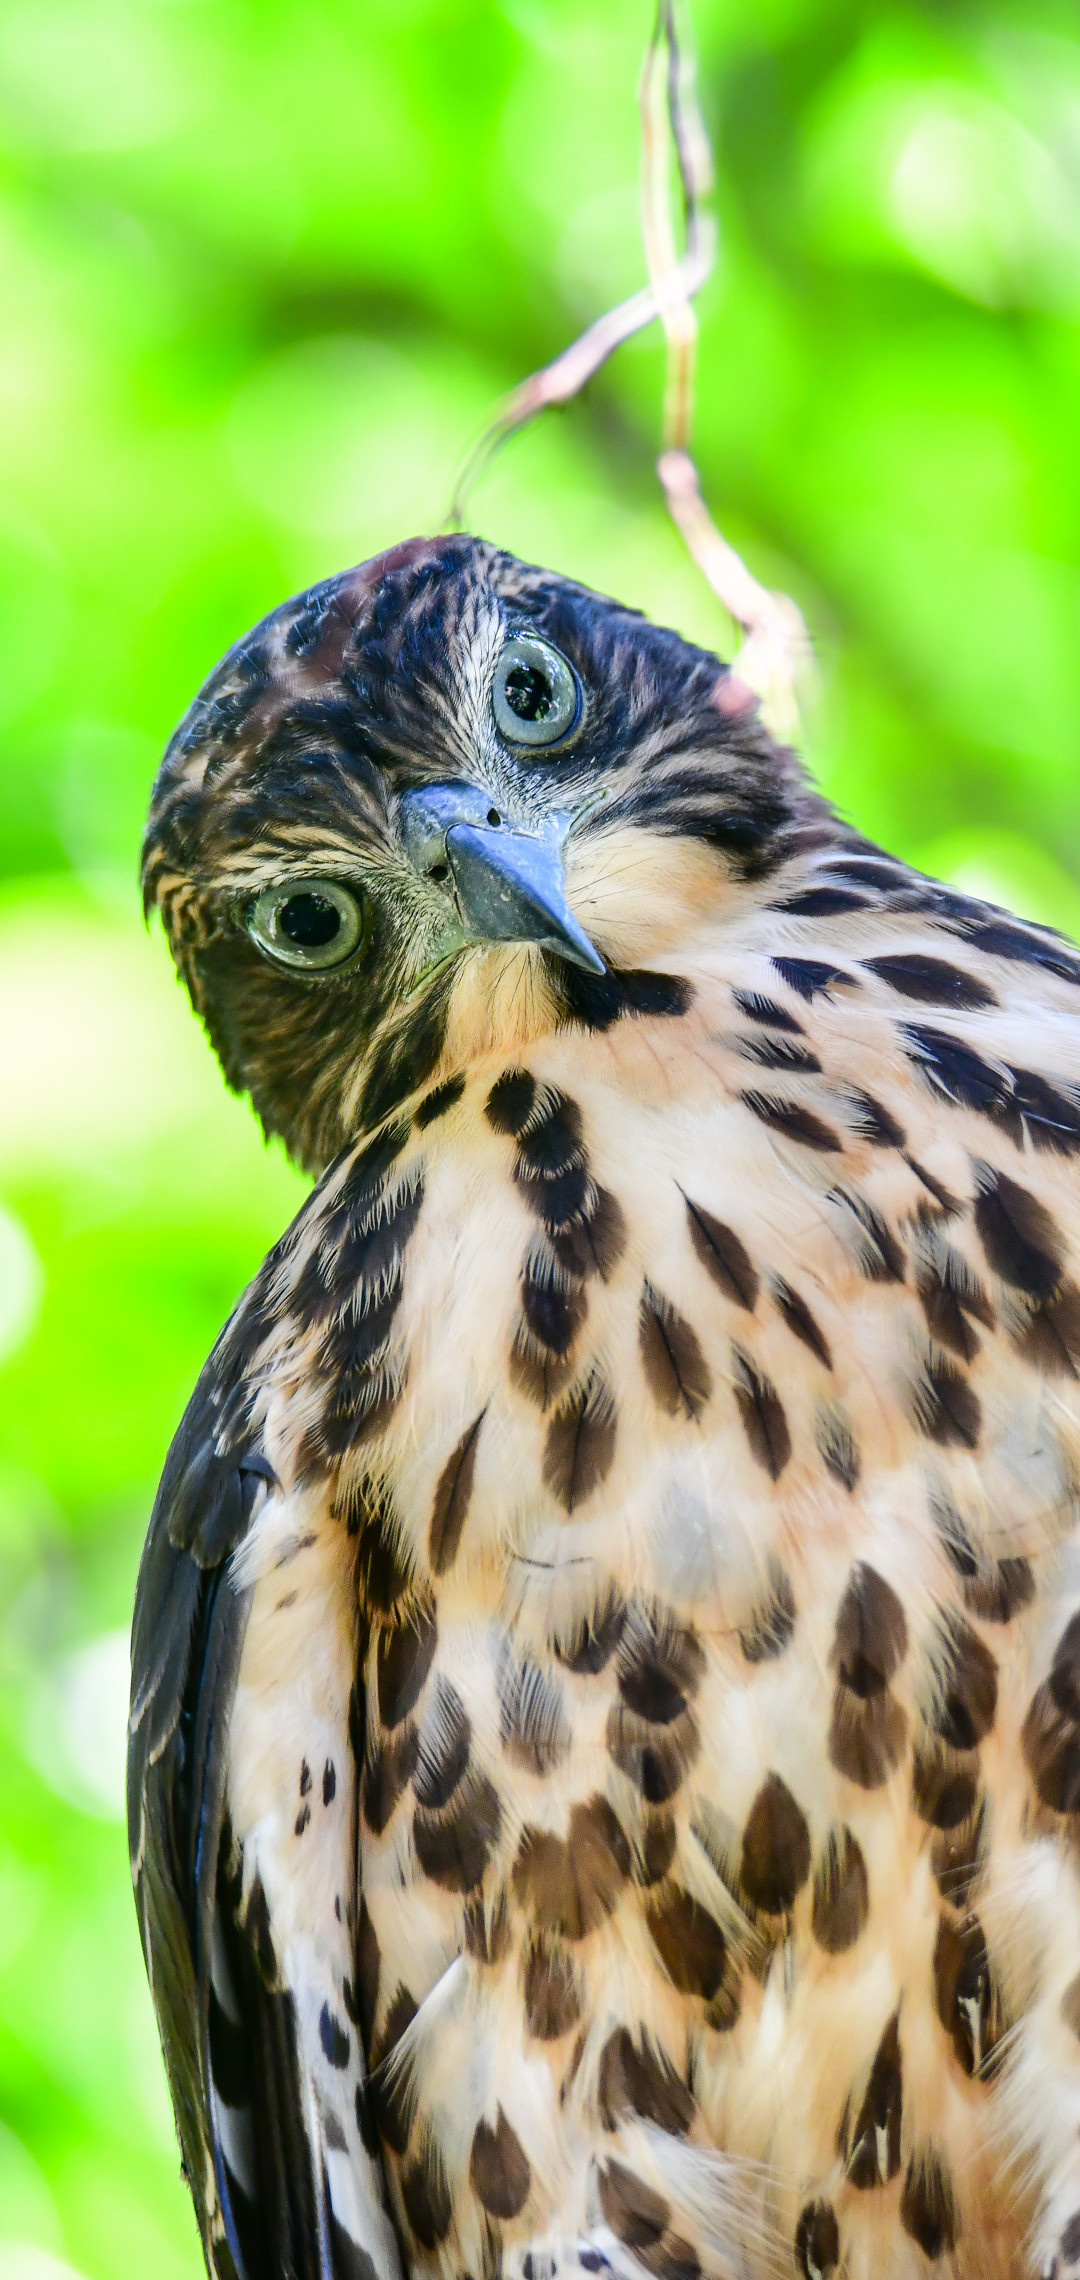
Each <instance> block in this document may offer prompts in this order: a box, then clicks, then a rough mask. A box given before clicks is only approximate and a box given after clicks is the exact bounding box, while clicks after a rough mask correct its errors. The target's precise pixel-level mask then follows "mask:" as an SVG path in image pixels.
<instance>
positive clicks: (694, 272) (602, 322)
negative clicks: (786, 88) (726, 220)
mask: <svg viewBox="0 0 1080 2280" xmlns="http://www.w3.org/2000/svg"><path fill="white" fill-rule="evenodd" d="M676 7H677V0H659V6H658V10H657V16H656V23H655V26H654V29H653V35H652V39H651V40H650V42H649V48H648V52H647V54H646V58H645V68H644V71H643V74H642V81H641V130H642V152H643V168H642V231H643V236H644V240H645V255H646V261H647V264H648V271H649V282H648V285H647V286H645V287H644V289H643V290H642V291H641V292H639V293H635V294H633V295H632V296H631V298H630V299H629V300H628V301H622V302H620V303H619V306H618V307H617V308H615V309H610V310H609V311H608V312H607V314H606V315H605V316H602V317H598V318H597V320H596V322H595V323H594V324H591V325H590V326H589V327H588V329H587V331H585V332H583V333H582V334H581V335H580V337H579V338H578V339H577V340H576V341H573V342H572V343H571V345H570V347H569V348H566V349H564V350H563V352H562V354H561V355H560V356H557V357H556V358H555V360H554V362H553V363H551V364H547V365H545V366H544V367H543V369H542V370H541V371H539V372H533V373H531V374H530V376H529V378H528V379H527V380H523V381H522V382H521V384H520V386H519V387H517V388H515V389H514V391H513V393H512V394H511V395H510V396H508V397H507V398H506V401H505V403H504V404H503V405H502V408H501V410H500V411H499V412H498V413H497V415H496V417H495V419H494V420H493V421H492V423H491V426H490V427H489V428H488V429H487V430H486V432H485V433H484V434H483V435H482V436H481V438H480V440H479V442H478V443H477V444H476V446H475V447H474V449H473V450H472V451H471V452H470V454H469V456H468V458H467V460H466V462H465V465H464V467H463V468H462V471H461V474H460V476H459V477H458V482H457V486H456V489H455V493H454V501H453V505H452V507H451V510H450V521H451V524H452V525H453V527H455V528H458V529H460V527H461V525H462V523H463V521H464V513H465V505H466V501H467V498H468V495H469V492H470V491H471V490H472V488H473V486H474V485H475V483H476V482H477V481H478V480H479V478H480V476H481V475H482V474H483V473H484V471H485V470H486V468H487V467H488V466H489V464H490V462H491V460H492V459H493V458H494V456H495V453H496V452H497V451H498V450H499V448H500V446H501V445H502V444H503V443H504V442H505V441H506V439H507V437H508V436H510V435H513V434H514V433H515V431H516V430H517V429H518V428H521V427H524V426H525V425H526V424H527V422H528V421H530V420H532V419H534V418H535V417H536V414H537V413H538V412H541V411H545V410H546V409H547V408H548V407H549V406H551V405H554V404H566V403H569V401H570V399H571V398H572V397H573V396H576V395H577V394H578V393H579V391H580V390H581V389H582V388H584V387H585V385H586V383H587V382H588V381H589V380H591V379H592V378H593V375H594V373H596V372H598V371H599V370H600V367H601V365H602V364H605V363H606V362H607V359H608V357H609V356H611V355H612V353H613V351H614V350H615V349H617V348H620V347H621V346H622V344H623V342H624V341H627V340H630V339H632V337H633V335H634V334H635V333H638V332H641V331H643V329H644V328H645V326H646V325H650V324H652V323H654V322H655V320H656V319H657V318H659V319H660V322H661V323H662V324H663V327H664V332H665V334H666V336H667V345H668V370H667V388H666V395H665V404H664V449H663V451H662V452H661V455H660V458H659V460H658V462H657V472H658V474H659V476H660V480H661V483H662V484H663V487H664V495H665V498H666V500H667V505H668V510H669V512H670V514H671V516H672V518H673V520H674V521H675V523H676V524H677V525H678V528H679V530H680V531H681V533H682V536H683V538H684V539H685V541H686V545H687V548H688V550H689V552H690V554H691V555H692V556H693V559H694V561H695V562H696V563H697V566H698V568H699V570H700V571H701V572H702V575H703V576H704V577H705V578H706V579H707V580H708V583H709V585H710V586H711V587H712V589H713V592H714V593H715V594H716V596H717V598H718V599H719V601H720V602H721V603H722V604H723V606H724V608H725V609H726V610H727V612H728V614H729V616H730V617H732V618H733V619H734V621H735V623H736V624H737V625H738V626H740V627H741V628H742V631H743V634H744V636H745V639H744V640H743V642H742V645H741V647H740V648H739V650H738V652H737V655H736V657H735V660H734V665H733V672H734V673H735V674H736V675H737V678H738V679H739V680H740V681H741V682H743V684H744V685H745V687H746V688H747V689H748V690H751V691H753V693H754V694H755V695H756V696H758V697H759V698H760V701H761V710H762V716H763V718H764V720H765V722H766V724H767V726H768V727H769V728H770V729H771V730H772V732H773V734H774V735H776V736H779V737H781V738H783V739H785V740H787V739H790V738H791V737H792V736H793V735H794V734H795V733H796V730H797V727H798V704H797V698H796V690H797V685H798V682H799V679H800V677H801V675H802V673H803V671H804V669H805V666H806V665H807V663H808V661H809V658H810V642H809V637H808V635H807V632H806V627H805V625H804V623H803V619H802V615H801V612H800V611H799V609H798V608H797V606H796V604H795V603H794V602H793V601H791V600H790V599H789V598H788V596H787V595H786V594H773V593H770V591H769V590H768V588H767V587H765V586H762V585H760V584H759V582H758V580H757V579H756V578H754V577H752V576H751V573H750V572H749V570H748V569H747V567H746V564H745V563H744V562H743V560H742V557H741V556H740V555H739V554H737V553H736V550H735V548H734V547H733V546H731V545H729V543H728V541H727V539H725V538H724V537H723V536H722V534H721V532H720V531H719V530H718V529H717V527H716V524H715V523H714V522H713V519H712V516H711V515H710V513H709V510H708V508H707V506H706V505H705V501H704V499H703V498H702V495H701V485H700V483H699V480H698V472H697V468H696V467H695V465H694V461H693V459H692V458H691V456H690V438H691V431H692V425H693V406H694V369H695V363H696V358H697V338H698V322H697V316H696V313H695V310H694V306H693V301H694V295H695V294H696V293H697V292H699V291H700V289H701V287H702V285H704V283H705V281H706V279H707V278H708V277H709V275H710V274H711V272H712V269H713V266H714V263H715V260H716V224H715V221H714V218H713V215H712V213H711V211H710V209H709V207H708V205H707V203H706V201H707V200H708V198H709V196H710V193H711V191H712V188H713V164H712V152H711V150H710V148H709V138H708V135H707V133H706V130H705V123H704V120H703V119H702V116H701V111H700V108H699V105H698V100H697V92H696V88H695V80H694V65H693V58H692V54H691V50H690V46H689V42H688V40H687V39H686V37H685V36H681V35H680V28H679V23H678V20H677V14H676ZM673 157H674V168H673V165H672V159H673ZM673 174H674V176H675V178H677V181H678V186H679V194H680V197H681V203H682V216H681V223H682V228H681V235H682V238H683V250H682V252H681V253H680V251H679V236H680V231H679V229H678V228H677V226H676V217H675V212H674V201H673V187H674V185H673Z"/></svg>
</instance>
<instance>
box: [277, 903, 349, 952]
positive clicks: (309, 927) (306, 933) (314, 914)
mask: <svg viewBox="0 0 1080 2280" xmlns="http://www.w3.org/2000/svg"><path fill="white" fill-rule="evenodd" d="M278 925H279V926H280V928H281V931H282V933H283V934H287V935H288V937H289V940H290V942H295V944H296V946H297V949H298V950H325V948H326V945H327V943H328V942H332V941H333V939H334V936H335V934H338V933H339V932H340V930H341V912H340V911H339V910H336V909H335V907H334V905H333V903H332V902H327V900H326V897H325V895H290V896H289V899H288V902H287V903H282V906H281V911H280V915H279V917H278Z"/></svg>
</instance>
